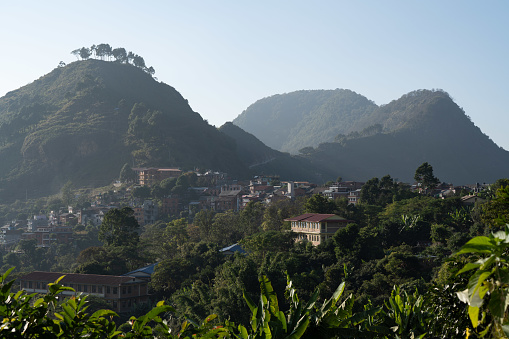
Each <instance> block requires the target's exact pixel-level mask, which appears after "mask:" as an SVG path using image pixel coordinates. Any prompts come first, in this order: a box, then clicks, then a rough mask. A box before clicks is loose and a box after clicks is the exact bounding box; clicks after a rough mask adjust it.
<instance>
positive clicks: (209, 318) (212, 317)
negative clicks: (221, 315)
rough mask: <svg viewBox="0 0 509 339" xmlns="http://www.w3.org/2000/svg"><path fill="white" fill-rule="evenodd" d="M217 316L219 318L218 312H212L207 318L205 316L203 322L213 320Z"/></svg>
mask: <svg viewBox="0 0 509 339" xmlns="http://www.w3.org/2000/svg"><path fill="white" fill-rule="evenodd" d="M216 318H217V314H211V315H209V316H208V317H207V318H205V320H204V321H203V322H204V323H208V322H211V321H212V320H214V319H216Z"/></svg>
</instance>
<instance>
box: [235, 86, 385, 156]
mask: <svg viewBox="0 0 509 339" xmlns="http://www.w3.org/2000/svg"><path fill="white" fill-rule="evenodd" d="M376 108H377V106H376V105H375V104H374V103H373V102H372V101H370V100H368V99H366V98H365V97H363V96H362V95H359V94H357V93H355V92H353V91H350V90H346V89H336V90H310V91H297V92H292V93H286V94H281V95H274V96H271V97H268V98H264V99H261V100H258V101H257V102H255V103H254V104H252V105H251V106H249V107H248V108H247V109H246V110H245V111H244V112H242V114H240V115H239V116H238V117H237V118H236V119H235V120H233V123H234V124H235V125H237V126H239V127H241V128H242V129H243V130H245V131H247V132H249V133H252V134H253V135H255V136H256V137H257V138H258V139H260V140H261V141H262V142H264V143H265V144H266V145H268V146H270V147H272V148H274V149H277V150H280V151H283V152H290V153H294V154H296V153H298V150H299V149H301V148H303V147H306V146H318V145H319V144H320V143H322V142H328V141H332V140H334V137H335V136H336V135H338V134H339V133H341V134H348V133H350V132H352V131H359V130H362V129H364V128H365V127H368V126H369V125H370V122H369V121H367V120H365V118H367V117H369V116H370V115H371V113H372V112H373V111H374V110H375V109H376Z"/></svg>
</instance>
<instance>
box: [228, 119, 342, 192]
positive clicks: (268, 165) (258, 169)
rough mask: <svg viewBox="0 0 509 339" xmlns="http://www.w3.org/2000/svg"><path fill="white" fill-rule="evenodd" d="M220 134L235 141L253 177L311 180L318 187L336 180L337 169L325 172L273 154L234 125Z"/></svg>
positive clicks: (297, 158)
mask: <svg viewBox="0 0 509 339" xmlns="http://www.w3.org/2000/svg"><path fill="white" fill-rule="evenodd" d="M219 130H220V131H221V132H223V133H224V134H226V135H228V136H229V137H231V138H232V139H234V140H235V143H236V146H237V154H238V156H239V158H240V159H241V160H242V161H243V162H244V164H246V165H247V166H248V167H249V168H250V169H251V171H252V172H253V173H256V174H260V175H279V176H280V177H281V178H282V179H285V180H309V181H311V182H317V183H322V182H325V181H328V180H331V179H332V178H335V177H334V175H335V174H336V171H335V170H334V169H331V170H324V169H323V168H318V167H316V166H315V165H313V164H312V163H311V162H310V161H309V160H308V159H306V158H303V157H301V156H292V155H290V154H289V153H282V152H279V151H276V150H273V149H271V148H270V147H268V146H266V145H265V144H264V143H262V142H261V141H260V140H258V139H257V138H256V137H255V136H254V135H252V134H250V133H247V132H245V131H244V130H243V129H241V128H240V127H238V126H235V125H234V124H232V123H231V122H227V123H225V124H224V125H223V126H221V127H220V128H219Z"/></svg>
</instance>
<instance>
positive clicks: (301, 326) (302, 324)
mask: <svg viewBox="0 0 509 339" xmlns="http://www.w3.org/2000/svg"><path fill="white" fill-rule="evenodd" d="M308 325H309V316H304V317H302V318H301V319H300V320H299V322H298V323H297V327H296V328H295V329H294V330H293V331H292V333H290V335H289V336H287V337H286V339H299V338H300V337H302V335H303V334H304V332H306V329H307V327H308Z"/></svg>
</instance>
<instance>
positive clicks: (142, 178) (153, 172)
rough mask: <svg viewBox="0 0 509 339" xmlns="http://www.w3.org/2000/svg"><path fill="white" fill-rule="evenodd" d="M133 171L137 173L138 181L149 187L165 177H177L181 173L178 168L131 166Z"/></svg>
mask: <svg viewBox="0 0 509 339" xmlns="http://www.w3.org/2000/svg"><path fill="white" fill-rule="evenodd" d="M133 171H135V172H137V173H138V183H139V184H140V185H141V186H149V187H150V186H152V185H153V184H154V183H156V182H159V181H162V180H164V179H167V178H178V177H179V176H180V175H181V174H182V170H180V169H178V168H155V167H149V168H133Z"/></svg>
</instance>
